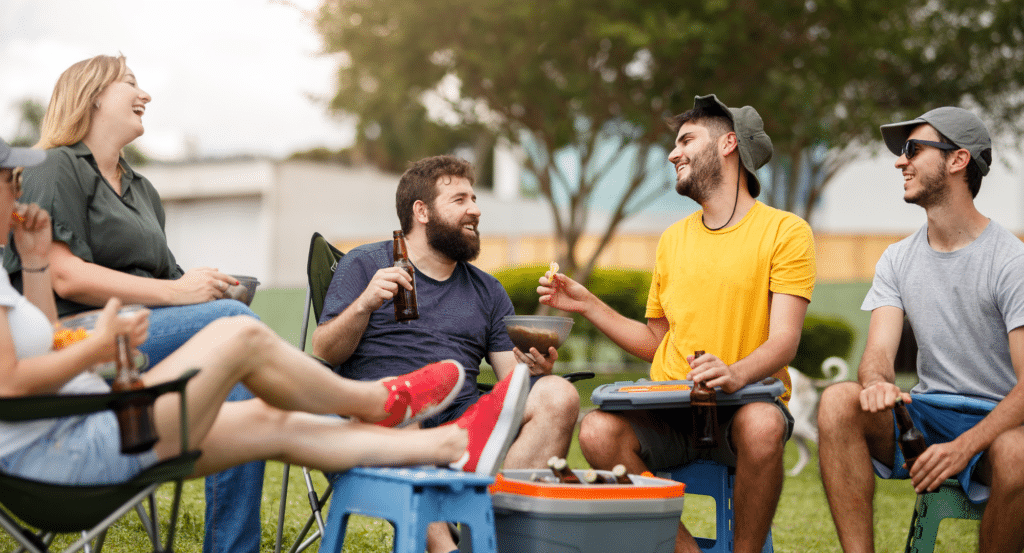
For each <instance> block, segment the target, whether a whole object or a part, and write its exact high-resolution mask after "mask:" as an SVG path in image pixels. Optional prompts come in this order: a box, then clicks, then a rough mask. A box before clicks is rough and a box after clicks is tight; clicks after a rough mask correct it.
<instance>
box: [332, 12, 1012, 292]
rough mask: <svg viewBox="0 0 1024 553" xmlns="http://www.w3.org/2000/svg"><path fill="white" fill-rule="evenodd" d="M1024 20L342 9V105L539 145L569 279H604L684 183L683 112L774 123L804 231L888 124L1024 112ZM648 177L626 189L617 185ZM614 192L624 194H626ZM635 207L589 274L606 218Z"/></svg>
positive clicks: (337, 101) (780, 200)
mask: <svg viewBox="0 0 1024 553" xmlns="http://www.w3.org/2000/svg"><path fill="white" fill-rule="evenodd" d="M1022 18H1024V15H1022V14H1021V10H1020V9H1019V7H1017V6H1015V1H1014V0H947V1H945V2H942V3H940V2H924V3H922V2H920V1H909V0H859V1H857V2H851V1H849V0H806V1H805V2H802V3H795V2H774V1H770V0H737V1H728V0H704V1H694V0H691V1H689V2H665V1H660V0H659V1H650V0H648V1H643V0H606V1H604V2H601V3H600V5H594V4H593V3H591V2H587V1H585V0H545V1H543V2H516V1H513V0H446V1H445V2H440V1H438V0H415V1H413V0H387V1H385V0H326V1H325V3H324V5H323V7H322V9H321V11H320V14H319V17H318V29H319V31H320V33H321V34H322V36H323V38H324V43H325V47H326V50H327V51H329V52H335V53H340V54H341V56H340V57H341V59H342V60H343V61H342V63H341V64H340V67H339V72H338V92H337V94H336V96H335V97H334V99H333V100H332V103H331V108H332V109H334V110H336V111H340V112H345V113H349V114H356V115H358V117H359V127H360V129H361V131H366V130H372V129H378V130H379V129H381V128H383V127H388V128H391V129H392V130H393V132H396V133H399V134H401V133H402V132H403V131H402V129H401V128H400V127H393V126H391V123H392V122H393V121H395V117H396V115H397V114H402V113H404V112H406V110H407V109H408V106H426V107H427V108H432V109H430V110H428V111H432V113H433V114H434V116H433V120H434V121H435V122H437V123H440V124H444V125H447V126H449V127H451V128H456V129H467V128H469V129H473V130H474V131H475V132H480V130H486V132H488V133H490V134H492V135H494V136H496V137H502V138H505V139H508V140H510V141H512V142H514V143H519V144H523V146H524V152H525V154H526V156H525V169H526V170H527V171H528V173H529V174H530V176H531V180H532V181H533V182H534V184H535V185H536V188H537V190H538V192H539V194H541V195H542V196H543V197H544V198H545V199H546V200H547V201H548V203H549V204H550V206H551V210H552V215H553V219H554V221H555V227H556V228H555V233H556V236H557V238H558V239H559V240H560V242H561V251H559V252H558V257H559V262H560V264H561V266H562V267H563V269H564V270H565V272H566V273H567V274H569V275H571V276H574V277H575V278H577V279H580V280H583V281H585V280H586V279H587V277H588V275H589V274H590V273H591V271H592V270H593V267H594V264H595V262H596V259H597V256H598V254H599V253H600V251H601V249H602V248H603V247H604V245H606V244H607V243H608V242H609V241H610V240H611V238H612V237H613V236H614V234H615V232H616V231H617V229H618V227H619V225H620V224H621V223H622V222H623V221H624V220H625V219H626V218H628V217H630V216H632V215H634V214H636V213H638V212H639V211H641V210H642V209H643V208H644V207H645V206H646V205H647V204H648V203H649V202H650V201H651V200H652V199H654V198H657V197H659V196H661V195H662V194H663V193H664V191H665V190H666V189H667V188H668V187H670V186H671V184H672V182H671V178H672V176H671V173H670V172H668V171H666V168H667V162H666V161H665V158H664V155H665V149H664V148H665V146H668V145H670V144H671V142H672V137H671V136H669V135H668V130H667V128H666V126H665V125H664V123H663V120H664V118H665V117H666V116H669V115H671V114H672V113H673V112H680V111H684V110H686V109H688V108H689V107H690V106H692V102H693V96H694V95H697V94H706V93H710V92H714V93H716V94H718V95H719V97H720V98H721V99H723V101H725V102H726V103H727V104H729V105H734V106H741V105H747V104H749V105H753V106H755V107H756V108H757V109H758V111H759V112H760V113H761V114H762V115H763V116H764V119H765V125H766V130H767V131H768V133H769V135H770V136H771V137H772V139H773V142H774V143H775V152H776V157H775V158H774V160H773V162H772V164H771V166H770V168H769V170H768V171H767V173H768V175H767V176H768V178H765V179H762V180H763V182H765V184H766V186H765V187H764V188H765V191H764V192H763V196H762V197H763V199H765V200H767V201H768V202H769V203H772V204H773V205H776V206H778V207H782V208H786V209H790V210H793V211H796V212H798V213H801V214H802V215H804V216H805V218H806V217H807V216H808V215H809V213H810V210H811V209H813V206H814V203H815V200H816V198H817V197H818V196H819V195H820V193H821V191H822V190H823V189H824V187H825V186H826V185H827V184H828V182H829V179H830V178H831V176H832V175H834V174H835V173H836V172H837V170H838V169H839V168H840V167H842V165H843V164H844V163H846V162H848V161H849V160H850V159H851V155H852V152H855V151H857V149H858V148H859V147H861V146H862V145H863V144H864V143H866V142H868V141H872V140H876V139H877V132H878V131H877V128H878V124H879V122H882V121H891V120H894V119H895V118H897V117H902V116H906V115H908V114H913V115H916V114H917V113H920V112H921V111H923V110H924V109H927V108H929V107H934V106H936V105H942V104H958V103H962V102H974V103H976V104H977V105H978V107H979V108H981V109H982V110H984V111H985V112H986V113H988V114H989V116H990V119H991V120H994V121H995V122H1002V123H1006V125H1005V126H1006V127H1009V126H1010V123H1011V122H1016V121H1017V120H1018V119H1019V117H1020V114H1021V111H1022V103H1024V94H1022V90H1021V88H1022V87H1021V83H1022V82H1024V78H1022V72H1024V63H1021V59H1022V57H1024V56H1022V52H1024V36H1022V31H1021V29H1022V28H1024V24H1022V23H1024V21H1022ZM614 163H624V164H626V165H628V166H629V168H630V169H629V171H628V177H627V179H626V181H627V182H626V183H621V182H618V183H608V182H607V179H605V178H603V177H605V176H606V175H607V172H608V170H609V168H610V167H611V166H612V165H613V164H614ZM609 187H610V188H609ZM609 193H614V194H617V200H616V202H615V206H614V207H613V208H612V210H611V214H610V217H609V219H608V222H607V224H606V225H605V227H604V229H603V231H602V232H601V233H600V234H601V239H600V246H599V247H598V250H597V251H596V252H593V253H592V254H591V255H590V256H589V257H588V258H586V259H581V258H580V252H579V251H578V245H579V243H580V239H581V238H582V236H583V233H584V232H585V231H587V230H588V228H587V224H588V221H589V218H590V216H591V211H592V205H591V204H592V202H593V201H594V199H595V197H597V196H599V195H608V194H609Z"/></svg>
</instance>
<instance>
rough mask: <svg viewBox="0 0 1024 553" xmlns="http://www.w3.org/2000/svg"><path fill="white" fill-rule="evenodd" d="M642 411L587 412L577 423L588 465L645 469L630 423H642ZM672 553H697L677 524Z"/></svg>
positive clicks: (690, 538) (632, 471)
mask: <svg viewBox="0 0 1024 553" xmlns="http://www.w3.org/2000/svg"><path fill="white" fill-rule="evenodd" d="M643 414H644V412H643V411H626V412H623V413H609V412H606V411H591V412H590V413H588V414H587V416H585V417H583V421H582V422H581V423H580V449H581V450H582V451H583V456H584V457H585V458H586V459H587V462H588V463H590V466H592V467H594V468H596V469H601V470H609V469H611V468H612V467H614V466H615V465H618V464H621V465H625V467H626V470H628V471H629V473H630V474H640V473H642V472H644V471H646V470H648V468H647V465H646V463H644V461H643V459H641V458H640V441H639V440H638V439H637V437H636V434H635V433H634V432H633V427H632V426H631V425H630V422H629V421H630V420H631V419H632V420H638V421H641V420H643ZM675 551H676V553H700V548H699V547H697V541H696V540H694V539H693V535H692V534H690V531H689V530H687V529H686V526H685V525H684V524H683V523H682V521H680V522H679V528H678V531H677V532H676V546H675Z"/></svg>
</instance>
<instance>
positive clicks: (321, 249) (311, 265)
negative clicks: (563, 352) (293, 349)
mask: <svg viewBox="0 0 1024 553" xmlns="http://www.w3.org/2000/svg"><path fill="white" fill-rule="evenodd" d="M344 255H345V254H344V253H343V252H342V251H341V250H339V249H338V248H335V247H334V246H333V245H331V243H330V242H328V241H327V239H326V238H324V237H323V236H322V235H321V234H320V233H319V232H314V233H313V236H312V238H311V239H310V241H309V258H308V259H307V261H306V277H307V284H306V300H305V305H304V307H303V313H302V323H301V324H302V326H301V328H300V330H299V343H298V347H299V349H301V350H305V349H306V332H307V330H308V327H309V313H310V308H312V310H313V320H314V324H315V323H316V322H319V321H320V314H321V312H322V310H323V305H324V298H325V297H326V296H327V289H328V287H330V285H331V279H332V278H333V277H334V270H335V269H337V268H338V262H339V261H340V260H341V258H342V257H343V256H344ZM321 362H323V363H324V365H326V366H328V367H329V366H330V364H329V363H327V362H325V361H323V360H321ZM564 377H565V378H566V379H567V380H568V381H569V382H576V381H577V380H583V379H587V378H593V377H594V373H593V372H590V371H578V372H573V373H569V374H566V375H564ZM492 386H493V385H491V384H479V385H478V387H479V388H480V389H481V390H482V391H488V390H490V388H491V387H492ZM289 472H290V465H287V464H286V465H285V466H284V474H283V477H282V482H281V506H280V510H279V512H278V519H277V541H276V543H275V547H274V552H275V553H281V545H282V544H281V542H282V539H283V532H284V516H285V510H286V506H287V501H288V476H289ZM302 475H303V479H304V480H305V482H306V491H307V498H308V499H309V506H310V509H311V510H312V513H311V514H310V516H309V518H308V519H307V520H306V524H305V525H304V526H303V527H302V529H301V530H300V531H299V535H298V537H296V539H295V543H294V544H293V545H292V547H291V549H290V550H289V551H290V553H297V552H298V551H302V550H304V549H306V548H307V547H309V546H310V545H312V544H313V542H315V541H316V540H317V539H319V538H320V537H321V536H323V535H324V519H323V514H322V510H323V506H324V505H325V504H326V503H327V500H328V499H329V498H330V496H331V493H332V492H333V491H334V486H333V484H328V485H327V488H326V489H325V490H324V493H323V496H318V495H317V493H316V489H315V488H314V486H313V479H312V476H311V475H310V472H309V469H308V468H306V467H303V468H302ZM313 524H316V526H317V529H316V531H314V532H313V534H312V535H311V536H310V537H309V538H308V539H305V538H306V535H307V534H309V531H310V529H311V528H312V527H313ZM304 539H305V541H303V540H304Z"/></svg>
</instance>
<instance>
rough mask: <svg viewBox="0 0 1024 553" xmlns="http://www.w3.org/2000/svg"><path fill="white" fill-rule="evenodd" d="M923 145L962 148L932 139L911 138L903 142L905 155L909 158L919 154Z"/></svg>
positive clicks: (945, 148) (946, 148) (944, 148)
mask: <svg viewBox="0 0 1024 553" xmlns="http://www.w3.org/2000/svg"><path fill="white" fill-rule="evenodd" d="M921 146H931V147H932V148H938V149H940V150H959V149H960V148H958V147H956V146H954V145H952V144H946V143H945V142H934V141H931V140H918V139H916V138H911V139H910V140H908V141H906V142H905V143H904V144H903V155H904V156H906V158H907V159H913V158H914V156H916V155H917V152H920V151H921Z"/></svg>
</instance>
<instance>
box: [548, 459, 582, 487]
mask: <svg viewBox="0 0 1024 553" xmlns="http://www.w3.org/2000/svg"><path fill="white" fill-rule="evenodd" d="M548 467H550V468H551V472H553V473H554V474H555V476H556V477H557V478H558V481H559V482H561V483H562V484H582V483H583V482H581V481H580V479H579V477H578V476H576V473H575V472H573V471H572V469H570V468H569V464H568V463H567V462H566V461H565V459H561V458H559V457H557V456H552V457H551V458H550V459H548Z"/></svg>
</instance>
